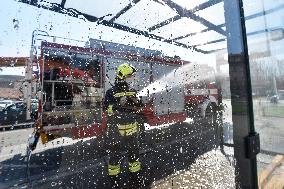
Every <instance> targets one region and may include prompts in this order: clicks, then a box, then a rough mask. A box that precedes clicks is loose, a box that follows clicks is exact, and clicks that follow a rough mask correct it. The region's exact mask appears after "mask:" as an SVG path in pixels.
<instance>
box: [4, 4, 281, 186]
mask: <svg viewBox="0 0 284 189" xmlns="http://www.w3.org/2000/svg"><path fill="white" fill-rule="evenodd" d="M191 2H192V3H189V2H188V1H182V0H174V1H168V0H167V1H166V0H155V1H146V0H141V1H139V0H134V1H126V0H120V1H114V0H108V1H84V3H83V2H79V1H74V0H62V1H55V0H51V1H49V0H45V1H34V0H32V1H26V0H19V1H5V2H4V3H2V5H1V11H0V16H1V18H3V19H2V20H3V21H1V23H0V36H1V37H0V64H1V65H0V66H1V70H0V87H1V90H0V98H1V99H0V107H1V110H0V129H1V131H0V139H1V142H0V175H1V176H0V183H1V184H0V188H11V187H16V188H115V187H116V188H172V187H173V188H235V186H237V184H236V183H235V176H236V173H238V171H237V169H236V170H235V168H236V163H235V162H236V159H235V155H236V154H238V155H239V154H241V155H242V156H244V152H243V151H234V150H235V148H234V147H235V146H234V145H235V141H236V139H237V141H243V138H241V137H239V138H238V137H236V136H237V135H234V136H233V128H235V129H236V130H234V133H235V131H238V132H237V134H239V133H240V132H239V130H240V129H245V130H247V125H248V123H247V120H248V119H247V118H248V117H249V115H248V113H247V111H246V110H247V108H246V107H247V106H246V107H245V108H243V107H244V106H243V104H245V105H247V103H248V100H247V99H245V98H243V97H246V95H243V93H246V92H247V91H246V89H244V90H243V91H242V92H243V93H241V92H240V93H232V94H231V89H232V90H235V88H234V87H235V86H240V85H235V84H239V82H241V81H242V80H246V79H247V78H246V75H245V74H244V71H243V70H241V71H239V70H238V66H239V65H242V64H233V63H239V62H238V60H239V59H241V58H242V57H241V56H242V55H243V46H242V39H241V37H240V36H241V30H240V28H238V27H239V25H240V24H236V23H235V20H238V18H239V17H238V16H236V15H235V13H236V11H234V10H238V7H237V6H229V5H231V2H232V1H231V0H230V1H229V0H226V1H224V2H223V1H218V0H217V1H206V0H201V1H193V0H192V1H191ZM228 2H230V3H228ZM234 2H237V1H234ZM270 8H275V7H274V6H271V7H270ZM213 13H214V14H213ZM252 14H253V13H252ZM267 16H268V15H267ZM275 22H276V21H275ZM279 22H280V21H279ZM261 23H262V22H261V21H260V22H257V23H255V26H256V27H257V29H258V30H263V29H266V28H267V27H262V25H261ZM272 26H273V27H275V26H276V25H275V24H274V25H271V27H272ZM281 27H282V26H281ZM271 31H272V30H271ZM281 31H282V30H281ZM249 32H255V30H249ZM279 32H280V31H279V30H275V31H274V30H273V32H272V33H271V35H272V37H273V39H277V38H278V36H279V35H281V34H282V33H281V32H280V33H279ZM260 33H261V32H260ZM250 35H251V36H253V34H250ZM264 39H265V38H264ZM257 40H258V39H257ZM278 42H279V41H277V40H274V41H273V42H271V43H278ZM278 45H281V44H278ZM273 48H274V47H272V46H271V47H270V48H269V49H270V50H271V52H272V51H273V52H276V51H277V50H275V51H274V49H273ZM262 50H264V52H261V53H265V49H262ZM278 50H279V49H278ZM251 53H252V54H253V53H254V52H251ZM257 55H258V54H257ZM262 61H264V60H262ZM229 62H230V64H229ZM232 62H233V63H232ZM241 63H243V62H241ZM235 65H237V66H235ZM263 65H264V67H263V68H265V70H266V71H268V70H269V69H270V68H271V70H272V71H271V72H273V73H274V71H273V70H280V69H278V67H271V66H268V65H267V64H263ZM279 65H280V63H279ZM234 66H235V67H234ZM265 66H266V67H265ZM266 68H269V69H266ZM269 73H270V72H269ZM275 73H276V72H275ZM277 74H278V75H279V74H280V72H277ZM262 75H265V74H262ZM278 75H275V77H273V78H272V80H271V83H272V84H273V85H272V84H271V83H266V84H267V86H275V85H276V86H278V84H277V82H280V81H281V78H280V77H278ZM258 77H260V76H258ZM234 78H236V79H234ZM267 78H270V75H269V74H268V72H266V75H265V79H263V81H267ZM253 81H255V80H253ZM258 81H261V79H258ZM269 81H270V80H269ZM275 83H276V84H275ZM241 84H242V83H241ZM231 85H233V87H231V88H230V86H231ZM240 88H241V87H240ZM273 89H275V87H274V88H273ZM279 89H280V88H279ZM275 91H276V90H275ZM277 91H278V93H277V94H279V95H280V90H277ZM273 95H274V96H275V95H276V93H273ZM274 96H273V97H271V96H270V97H269V99H271V100H269V102H268V101H267V100H263V101H262V102H261V105H263V107H265V108H264V109H263V112H265V114H266V116H268V115H267V114H269V113H271V112H272V113H275V112H276V111H274V110H273V111H272V110H270V109H269V108H271V107H274V106H275V107H276V106H277V108H279V107H280V104H281V103H280V102H281V100H278V98H276V97H274ZM231 98H233V99H239V100H236V101H232V100H231ZM260 99H261V98H260ZM265 99H267V98H266V97H265ZM279 99H280V98H279ZM275 100H276V101H277V102H278V103H277V104H276V103H274V101H275ZM240 101H241V102H242V104H241V106H240V107H239V109H238V112H237V114H239V115H240V119H235V120H234V118H236V110H235V109H232V106H231V105H232V104H233V105H234V103H235V102H237V103H236V104H237V105H235V107H237V106H238V105H239V104H238V103H239V102H240ZM270 101H272V102H273V103H270ZM276 101H275V102H276ZM264 105H265V106H264ZM268 105H269V106H268ZM233 107H234V106H233ZM277 111H281V107H280V110H278V109H277ZM280 114H281V112H280ZM269 116H270V115H269ZM279 119H280V118H279ZM233 120H234V121H236V122H234V124H233ZM242 124H243V125H242ZM244 134H246V133H244ZM246 135H247V134H246ZM233 137H235V140H233ZM279 142H280V139H279ZM241 146H244V145H241ZM243 148H244V147H243ZM243 148H242V149H243ZM237 168H238V167H237ZM242 171H246V170H242Z"/></svg>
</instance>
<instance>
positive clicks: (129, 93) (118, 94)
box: [113, 92, 136, 97]
mask: <svg viewBox="0 0 284 189" xmlns="http://www.w3.org/2000/svg"><path fill="white" fill-rule="evenodd" d="M134 95H136V92H121V93H115V94H114V95H113V96H114V97H123V96H134Z"/></svg>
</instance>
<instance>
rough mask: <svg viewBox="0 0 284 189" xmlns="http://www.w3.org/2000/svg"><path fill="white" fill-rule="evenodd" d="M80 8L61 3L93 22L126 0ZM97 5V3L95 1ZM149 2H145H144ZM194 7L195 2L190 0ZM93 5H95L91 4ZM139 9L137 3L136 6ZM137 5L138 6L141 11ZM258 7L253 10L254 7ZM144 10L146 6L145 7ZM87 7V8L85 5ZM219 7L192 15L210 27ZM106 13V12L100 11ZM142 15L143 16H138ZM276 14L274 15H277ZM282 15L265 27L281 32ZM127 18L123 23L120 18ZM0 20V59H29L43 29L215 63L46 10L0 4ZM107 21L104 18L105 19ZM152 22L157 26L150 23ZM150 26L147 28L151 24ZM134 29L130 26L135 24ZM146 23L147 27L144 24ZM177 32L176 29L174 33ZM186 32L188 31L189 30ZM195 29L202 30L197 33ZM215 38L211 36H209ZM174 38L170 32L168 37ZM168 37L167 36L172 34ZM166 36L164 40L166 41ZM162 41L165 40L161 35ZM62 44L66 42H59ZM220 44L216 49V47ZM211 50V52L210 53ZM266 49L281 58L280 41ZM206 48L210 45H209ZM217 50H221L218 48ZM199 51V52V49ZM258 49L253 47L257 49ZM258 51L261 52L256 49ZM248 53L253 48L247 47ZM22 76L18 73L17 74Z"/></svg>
mask: <svg viewBox="0 0 284 189" xmlns="http://www.w3.org/2000/svg"><path fill="white" fill-rule="evenodd" d="M50 1H51V2H59V0H50ZM173 1H174V2H176V3H179V4H181V5H183V6H184V7H187V8H188V7H189V8H192V7H190V6H193V5H190V4H189V3H188V1H185V0H173ZM202 1H205V0H199V2H201V3H202ZM84 2H85V4H82V3H81V4H80V3H78V2H77V1H67V4H66V6H70V7H72V6H76V7H78V9H79V10H81V9H85V11H87V12H88V13H90V14H95V15H97V16H98V17H99V16H103V15H106V14H107V13H111V14H115V13H116V12H117V11H118V10H120V9H121V8H122V7H123V6H125V5H126V4H127V3H128V2H129V1H128V0H117V1H116V2H117V4H115V5H113V6H107V5H109V4H111V2H113V0H107V1H103V2H104V3H103V4H101V5H100V6H104V10H103V9H100V8H99V7H100V6H97V8H90V6H82V5H87V4H88V3H89V4H91V3H92V2H93V1H91V0H85V1H84ZM101 2H102V1H101ZM143 2H144V3H145V2H146V1H141V2H140V3H143ZM149 2H150V1H149ZM195 2H196V1H195ZM244 2H245V3H246V4H247V6H246V10H247V11H246V14H247V15H250V14H252V13H255V12H256V11H261V9H262V6H260V3H259V2H258V1H257V0H251V1H248V0H244ZM96 3H98V1H96ZM279 4H284V3H283V1H282V0H269V1H268V0H265V6H266V7H268V8H274V7H275V6H279ZM142 5H143V4H142ZM142 5H141V6H142ZM256 5H258V6H256ZM143 6H145V8H147V9H148V8H150V10H151V11H152V12H153V11H154V12H153V13H154V14H155V16H157V18H160V19H161V20H163V19H165V18H166V17H167V16H173V15H175V13H173V12H170V11H168V10H166V8H165V10H163V11H161V10H159V11H157V10H156V12H155V9H153V7H151V6H152V4H145V5H143ZM146 6H147V7H146ZM91 7H92V6H91ZM93 7H94V6H93ZM164 7H166V6H164ZM220 8H222V3H221V4H217V5H215V6H213V7H212V9H207V10H203V11H200V12H197V14H198V15H200V16H202V17H204V18H209V19H210V17H211V18H212V19H213V18H214V19H213V20H212V22H215V23H216V24H219V23H222V22H224V18H223V17H224V15H223V13H219V14H215V13H214V9H215V12H216V10H220ZM106 10H107V12H106ZM130 10H132V12H131V11H129V12H128V13H127V14H131V13H132V14H134V13H135V6H134V7H133V8H132V9H130ZM166 11H168V13H167V14H168V15H165V14H162V13H160V12H166ZM142 12H143V11H142ZM219 12H220V11H219ZM213 13H214V14H215V15H214V17H212V16H211V15H212V14H213ZM143 14H144V15H143V16H141V17H134V18H133V19H131V20H130V19H129V18H132V17H131V16H132V15H122V16H121V17H120V18H119V19H118V20H117V22H118V23H125V22H127V23H129V25H132V26H137V27H138V28H139V27H142V26H138V25H137V24H138V23H142V25H143V24H144V25H145V24H147V22H145V21H144V22H142V20H139V19H141V18H144V17H145V19H146V18H147V19H148V20H147V21H148V22H150V21H151V22H153V23H154V22H155V19H151V18H148V17H147V12H144V13H143ZM277 14H278V15H279V12H277ZM281 14H282V15H283V16H275V15H273V14H271V15H269V16H268V20H269V21H267V22H266V25H267V27H279V26H280V27H282V28H283V26H284V19H283V17H284V11H282V13H281ZM126 16H128V18H127V17H126ZM0 17H1V18H5V19H1V22H0V56H4V57H5V56H12V57H18V56H19V57H21V56H26V57H27V56H29V55H30V47H31V40H32V33H33V31H34V30H43V31H45V32H46V33H48V35H50V36H57V37H64V38H70V39H76V40H79V41H82V42H74V41H73V42H70V43H69V44H70V45H78V46H83V45H84V44H85V42H86V41H88V40H89V39H90V38H95V39H101V40H105V41H113V42H116V43H122V44H127V45H134V46H138V47H144V48H150V49H155V50H159V51H163V53H165V54H166V55H169V56H174V55H178V56H180V57H181V58H182V59H184V60H188V61H191V62H198V63H205V64H209V65H211V66H213V67H214V66H215V64H216V62H215V61H216V58H215V55H214V54H211V55H204V54H201V53H197V52H193V51H191V50H188V49H185V48H182V47H176V46H174V45H171V44H168V43H162V42H159V41H157V40H153V39H148V38H146V37H144V36H138V35H135V34H131V33H127V32H124V31H120V30H117V29H113V28H110V27H106V26H103V25H98V24H97V23H94V22H88V21H86V20H85V19H83V18H81V19H78V18H74V17H70V16H67V15H63V14H60V13H55V12H52V11H48V10H45V9H39V8H37V7H34V6H30V5H27V4H23V3H19V2H17V1H15V0H5V1H4V2H2V3H1V8H0ZM106 19H108V18H106ZM156 22H157V21H156ZM180 22H184V23H188V24H189V25H190V24H191V25H190V26H192V27H191V28H193V29H195V30H196V28H197V29H198V27H197V25H192V24H194V23H190V22H189V20H186V19H184V20H181V21H180ZM153 23H151V24H153ZM135 24H136V25H135ZM148 24H149V23H148ZM264 24H265V23H264V19H263V17H260V18H258V19H256V20H250V21H247V31H255V30H256V29H261V28H263V26H264ZM178 27H179V26H178V25H175V26H171V27H169V26H168V27H165V28H164V30H163V31H162V30H161V29H160V30H157V31H155V32H157V34H165V35H166V34H167V32H168V34H170V33H173V31H175V30H176V31H179V32H180V31H182V30H183V29H182V28H178ZM176 28H178V29H176ZM191 28H190V27H189V30H190V29H191ZM199 29H202V27H201V28H199ZM215 33H216V32H215ZM173 34H174V33H173ZM173 34H171V35H173ZM171 35H169V36H171ZM166 36H167V35H166ZM212 38H213V39H218V36H217V35H216V34H214V33H212V32H211V34H210V33H208V35H205V39H204V36H198V35H197V36H195V38H194V40H191V39H190V40H185V41H184V42H187V43H189V44H194V43H198V42H200V41H208V40H211V39H212ZM46 40H51V41H52V38H48V39H46ZM57 42H58V43H61V42H62V43H64V42H63V41H62V40H61V41H60V40H58V41H57ZM65 42H66V41H65ZM216 45H220V44H216ZM216 45H215V48H216ZM271 45H272V46H273V47H274V46H275V47H276V48H275V49H273V48H272V49H273V50H274V51H275V52H277V51H279V53H278V54H281V55H282V56H283V50H281V49H282V48H280V47H282V46H283V45H284V41H283V40H281V41H280V42H279V41H278V42H272V43H271ZM211 46H212V45H211ZM221 46H222V45H221ZM204 48H205V47H204ZM258 48H259V47H258ZM262 48H263V47H262ZM264 48H265V47H264ZM252 49H253V48H252ZM3 70H4V71H5V72H4V71H2V72H0V74H2V75H3V73H8V72H10V71H11V69H3ZM12 70H13V71H14V72H11V74H18V71H17V72H16V71H15V70H16V69H12ZM19 72H21V73H22V71H19Z"/></svg>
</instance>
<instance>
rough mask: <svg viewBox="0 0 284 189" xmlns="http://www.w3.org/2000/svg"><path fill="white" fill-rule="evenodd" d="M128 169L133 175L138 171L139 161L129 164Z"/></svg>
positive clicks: (139, 167)
mask: <svg viewBox="0 0 284 189" xmlns="http://www.w3.org/2000/svg"><path fill="white" fill-rule="evenodd" d="M128 168H129V171H130V172H131V173H135V172H137V171H140V169H141V163H140V161H135V162H132V163H130V162H129V167H128Z"/></svg>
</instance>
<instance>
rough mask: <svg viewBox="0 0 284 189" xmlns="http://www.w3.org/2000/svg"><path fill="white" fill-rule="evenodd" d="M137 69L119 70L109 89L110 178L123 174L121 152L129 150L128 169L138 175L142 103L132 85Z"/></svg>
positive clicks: (123, 68) (108, 136)
mask: <svg viewBox="0 0 284 189" xmlns="http://www.w3.org/2000/svg"><path fill="white" fill-rule="evenodd" d="M135 72H136V69H135V68H134V67H133V66H131V65H129V64H127V63H124V64H121V65H119V66H118V67H117V70H116V78H115V83H114V85H113V86H112V87H111V88H110V89H109V90H107V92H106V96H105V100H104V109H105V112H106V113H107V145H108V154H109V157H110V159H109V162H108V175H109V176H117V175H118V174H119V173H120V172H121V166H120V160H121V151H123V150H125V149H126V150H127V151H128V169H129V172H130V173H135V174H136V173H138V172H139V171H140V169H141V162H140V161H139V145H138V134H139V111H141V108H142V103H141V101H140V100H139V99H138V98H137V96H136V91H135V90H134V89H132V88H131V87H130V86H129V80H131V79H133V75H134V73H135Z"/></svg>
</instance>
